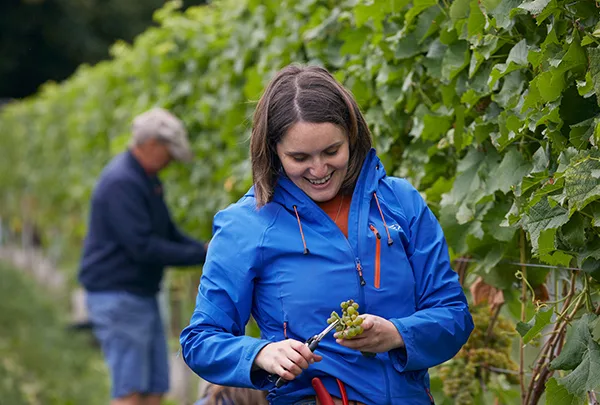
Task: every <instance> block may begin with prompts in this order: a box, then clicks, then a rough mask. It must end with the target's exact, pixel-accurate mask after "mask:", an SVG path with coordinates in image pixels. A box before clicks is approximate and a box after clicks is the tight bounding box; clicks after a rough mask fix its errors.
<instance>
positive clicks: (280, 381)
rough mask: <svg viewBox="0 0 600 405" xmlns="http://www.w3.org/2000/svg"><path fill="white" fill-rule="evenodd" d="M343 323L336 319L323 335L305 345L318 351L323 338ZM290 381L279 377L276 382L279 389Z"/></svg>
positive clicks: (313, 338) (315, 336)
mask: <svg viewBox="0 0 600 405" xmlns="http://www.w3.org/2000/svg"><path fill="white" fill-rule="evenodd" d="M340 322H341V320H340V319H336V320H335V322H333V323H331V324H329V326H327V327H326V328H325V329H323V331H322V332H321V333H319V334H318V335H314V336H312V337H311V338H309V339H308V340H307V341H306V342H304V344H305V345H306V346H308V348H309V349H310V351H311V352H314V351H315V350H316V349H317V346H319V343H321V340H323V338H324V337H325V336H327V334H328V333H329V332H331V331H332V330H333V329H335V327H336V326H338V325H339V323H340ZM287 382H288V381H287V380H285V379H284V378H282V377H279V378H278V379H277V382H275V386H276V387H277V388H280V387H283V386H284V385H285V384H286V383H287Z"/></svg>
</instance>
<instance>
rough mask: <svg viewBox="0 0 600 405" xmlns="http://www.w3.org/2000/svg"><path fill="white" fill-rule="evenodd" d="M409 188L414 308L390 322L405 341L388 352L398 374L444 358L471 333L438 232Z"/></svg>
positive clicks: (466, 310)
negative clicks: (402, 344)
mask: <svg viewBox="0 0 600 405" xmlns="http://www.w3.org/2000/svg"><path fill="white" fill-rule="evenodd" d="M410 188H411V189H412V193H411V194H412V197H413V198H412V199H411V200H412V201H413V207H415V215H414V217H413V220H412V221H411V223H410V234H411V238H410V243H409V246H408V252H407V253H408V256H409V260H410V263H411V265H412V268H413V274H414V276H415V284H416V287H415V288H416V291H415V293H416V304H417V310H416V312H415V313H414V314H412V315H410V316H408V317H405V318H397V319H391V321H392V323H393V324H394V325H395V326H396V328H397V329H398V331H399V332H400V334H401V335H402V338H403V340H404V343H405V349H395V350H392V351H390V353H389V354H390V358H391V359H392V362H393V364H394V367H395V368H396V369H397V370H398V371H400V372H403V371H414V370H422V369H426V368H429V367H433V366H436V365H438V364H441V363H443V362H445V361H447V360H449V359H450V358H452V357H453V356H454V355H455V354H456V353H458V351H459V350H460V348H461V347H462V346H463V345H464V344H465V343H466V341H467V339H468V338H469V335H470V334H471V331H472V330H473V319H472V318H471V314H470V312H469V307H468V304H467V300H466V297H465V295H464V292H463V290H462V287H461V285H460V283H459V281H458V274H456V272H454V271H453V270H452V268H451V267H450V258H449V256H448V247H447V245H446V240H445V238H444V234H443V231H442V228H441V226H440V225H439V223H438V221H437V219H436V218H435V216H434V215H433V213H432V212H431V210H430V209H429V207H427V205H426V204H425V201H423V199H422V198H421V196H420V195H419V194H418V192H417V191H416V190H414V189H413V188H412V186H410Z"/></svg>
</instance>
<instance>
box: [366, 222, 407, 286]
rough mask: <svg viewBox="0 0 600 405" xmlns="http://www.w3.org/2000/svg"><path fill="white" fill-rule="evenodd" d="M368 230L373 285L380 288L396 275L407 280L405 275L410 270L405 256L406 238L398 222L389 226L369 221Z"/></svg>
mask: <svg viewBox="0 0 600 405" xmlns="http://www.w3.org/2000/svg"><path fill="white" fill-rule="evenodd" d="M369 232H370V233H371V234H372V238H369V239H370V240H371V241H370V242H369V243H370V245H369V251H370V252H373V253H372V256H373V257H372V260H373V287H374V288H375V289H377V290H379V289H381V288H382V286H384V284H385V283H386V280H387V281H393V280H394V279H395V278H396V277H398V275H403V277H402V278H403V280H404V281H407V278H406V276H407V275H410V276H411V277H410V278H411V279H412V271H410V272H407V271H406V270H407V269H408V270H410V269H411V265H410V262H409V260H408V256H407V253H406V252H407V245H408V238H407V237H406V234H405V233H404V231H403V230H402V228H401V227H400V226H399V225H398V224H395V223H394V224H391V225H389V226H387V224H386V225H384V224H376V223H373V222H371V223H369Z"/></svg>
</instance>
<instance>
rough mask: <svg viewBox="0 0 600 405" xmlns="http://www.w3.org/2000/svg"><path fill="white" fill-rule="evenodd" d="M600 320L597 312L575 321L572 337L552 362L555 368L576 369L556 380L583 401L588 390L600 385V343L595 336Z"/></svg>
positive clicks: (551, 364)
mask: <svg viewBox="0 0 600 405" xmlns="http://www.w3.org/2000/svg"><path fill="white" fill-rule="evenodd" d="M598 323H599V321H598V317H597V316H596V315H594V314H586V315H585V316H583V317H582V318H581V319H579V320H578V321H576V322H574V324H573V327H572V330H571V333H572V336H570V337H569V339H568V340H567V343H566V344H565V346H564V348H563V350H562V352H561V353H560V355H559V356H558V357H557V358H555V359H554V360H553V361H552V363H550V366H551V367H552V369H554V370H573V372H572V373H570V374H568V375H566V376H565V377H562V378H558V379H556V383H557V384H558V385H559V386H562V387H564V388H566V390H567V391H568V392H569V394H571V395H573V396H574V397H576V398H578V399H579V400H580V401H585V397H586V394H587V392H588V391H592V390H595V389H598V388H600V344H598V342H597V341H595V340H594V338H593V337H592V330H594V327H595V325H596V324H598ZM552 385H553V387H554V386H555V385H554V383H552ZM558 389H560V388H558Z"/></svg>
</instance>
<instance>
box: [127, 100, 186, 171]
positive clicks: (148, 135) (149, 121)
mask: <svg viewBox="0 0 600 405" xmlns="http://www.w3.org/2000/svg"><path fill="white" fill-rule="evenodd" d="M150 139H157V140H159V141H161V142H164V143H165V144H166V145H167V147H168V148H169V150H170V151H171V154H172V155H173V158H175V159H178V160H183V161H189V160H191V158H192V152H191V149H190V145H189V142H188V139H187V131H186V129H185V126H184V125H183V122H182V121H181V120H180V119H179V118H177V117H176V116H175V115H173V114H171V113H170V112H169V111H167V110H165V109H164V108H160V107H155V108H153V109H151V110H148V111H146V112H144V113H142V114H140V115H138V116H137V117H135V118H134V120H133V125H132V128H131V140H130V142H129V146H132V147H135V146H138V145H141V144H143V143H144V142H146V141H148V140H150Z"/></svg>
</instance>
